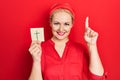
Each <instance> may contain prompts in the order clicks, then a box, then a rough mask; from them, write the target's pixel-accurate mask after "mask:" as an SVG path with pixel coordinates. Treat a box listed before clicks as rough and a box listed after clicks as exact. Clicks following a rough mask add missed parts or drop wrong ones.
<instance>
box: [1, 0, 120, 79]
mask: <svg viewBox="0 0 120 80" xmlns="http://www.w3.org/2000/svg"><path fill="white" fill-rule="evenodd" d="M56 2H58V3H62V2H68V3H70V4H71V5H72V6H73V8H74V10H75V13H76V20H75V24H74V27H73V29H72V31H71V34H70V38H71V39H72V40H74V41H76V42H81V43H83V44H84V43H85V42H84V40H83V33H84V28H85V26H84V23H85V18H86V16H89V17H90V27H91V28H92V29H94V30H95V31H97V32H98V33H99V38H98V50H99V53H100V57H101V60H102V62H103V66H104V68H105V71H106V72H107V73H108V78H107V80H118V79H120V76H119V72H120V70H119V68H120V64H119V63H120V62H119V60H120V50H119V49H120V48H119V45H120V42H119V41H120V35H119V34H120V31H119V29H120V28H119V25H120V21H119V19H120V6H119V5H120V1H119V0H43V1H42V0H0V80H27V79H28V77H29V74H30V71H31V66H32V58H31V56H30V54H29V52H28V48H29V46H30V43H31V38H30V28H31V27H44V28H45V38H46V40H47V39H49V38H50V37H51V31H50V27H49V20H48V9H49V7H50V6H51V5H52V4H54V3H56Z"/></svg>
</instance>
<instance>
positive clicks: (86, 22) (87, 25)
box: [85, 17, 89, 29]
mask: <svg viewBox="0 0 120 80" xmlns="http://www.w3.org/2000/svg"><path fill="white" fill-rule="evenodd" d="M85 28H86V29H87V28H89V17H86V21H85Z"/></svg>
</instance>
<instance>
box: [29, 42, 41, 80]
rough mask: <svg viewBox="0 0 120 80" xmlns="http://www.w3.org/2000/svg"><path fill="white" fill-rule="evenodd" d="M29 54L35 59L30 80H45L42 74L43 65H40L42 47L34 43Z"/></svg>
mask: <svg viewBox="0 0 120 80" xmlns="http://www.w3.org/2000/svg"><path fill="white" fill-rule="evenodd" d="M29 52H30V54H31V55H32V58H33V66H32V70H31V74H30V77H29V80H43V78H42V73H41V64H40V61H41V59H40V56H41V52H42V51H41V47H40V45H39V43H38V42H32V44H31V46H30V48H29Z"/></svg>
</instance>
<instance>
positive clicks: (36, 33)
mask: <svg viewBox="0 0 120 80" xmlns="http://www.w3.org/2000/svg"><path fill="white" fill-rule="evenodd" d="M38 34H40V33H39V32H38V31H37V30H36V32H35V35H36V38H37V40H38Z"/></svg>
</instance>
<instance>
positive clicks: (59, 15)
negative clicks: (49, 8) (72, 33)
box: [53, 10, 72, 22]
mask: <svg viewBox="0 0 120 80" xmlns="http://www.w3.org/2000/svg"><path fill="white" fill-rule="evenodd" d="M56 20H57V21H67V22H71V21H72V17H71V15H70V14H69V13H67V12H66V11H64V10H57V11H56V12H54V14H53V21H56Z"/></svg>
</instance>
